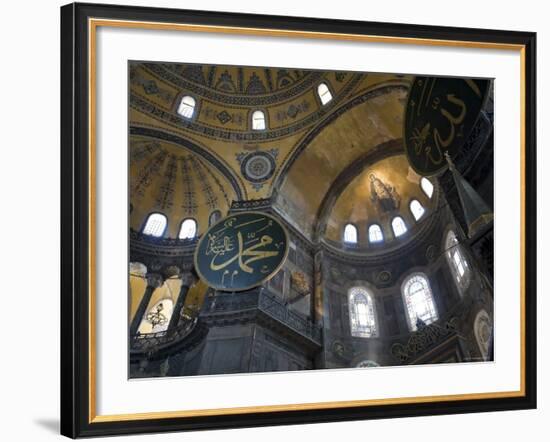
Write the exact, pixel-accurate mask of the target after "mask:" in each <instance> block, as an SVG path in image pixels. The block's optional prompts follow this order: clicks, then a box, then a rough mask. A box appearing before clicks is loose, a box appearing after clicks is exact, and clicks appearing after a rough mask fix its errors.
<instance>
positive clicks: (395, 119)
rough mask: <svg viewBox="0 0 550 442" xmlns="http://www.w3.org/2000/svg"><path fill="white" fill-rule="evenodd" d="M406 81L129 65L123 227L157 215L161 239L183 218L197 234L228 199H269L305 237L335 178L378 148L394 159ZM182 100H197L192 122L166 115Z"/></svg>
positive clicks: (384, 76)
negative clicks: (163, 226) (127, 217)
mask: <svg viewBox="0 0 550 442" xmlns="http://www.w3.org/2000/svg"><path fill="white" fill-rule="evenodd" d="M410 81H411V78H410V77H406V76H398V75H388V74H357V73H350V72H322V71H304V70H296V69H279V68H267V69H266V68H256V67H235V66H198V65H186V64H161V63H132V64H131V66H130V82H129V83H130V158H131V166H130V169H131V170H130V175H131V178H130V180H131V192H132V193H131V202H132V213H131V227H132V228H134V229H136V230H139V229H140V228H141V227H142V225H143V222H144V220H145V217H146V216H147V214H148V213H151V212H155V211H158V212H162V213H165V214H166V215H167V216H168V219H169V226H168V230H167V232H166V234H165V236H168V237H175V236H177V230H178V228H179V223H180V222H181V220H182V219H184V218H186V217H193V218H195V219H196V220H197V221H198V224H199V234H201V233H203V232H204V230H205V229H206V228H207V226H208V215H209V214H210V213H211V212H212V211H213V210H215V209H218V210H220V211H221V212H222V214H223V215H225V214H226V213H227V210H228V208H229V206H230V204H231V201H233V200H236V199H259V198H267V197H271V196H273V195H276V199H277V201H278V204H279V205H280V207H281V210H282V211H283V212H287V214H288V216H289V217H290V218H292V219H293V220H295V221H296V225H297V227H299V228H300V229H301V230H302V231H303V232H304V233H305V234H306V235H310V234H312V233H313V231H314V229H315V224H316V221H317V217H318V216H319V213H320V210H321V208H322V206H323V202H324V199H325V197H326V195H327V192H328V190H329V189H330V187H331V184H332V183H333V182H334V181H335V180H336V179H337V178H338V177H339V176H340V175H341V174H342V172H343V171H344V170H346V169H347V168H349V167H350V165H352V164H354V163H356V162H358V161H363V162H364V163H365V164H367V163H369V161H370V162H372V161H378V160H379V159H380V158H382V157H383V155H382V157H379V156H377V155H379V153H380V151H381V150H384V146H386V145H391V146H393V147H392V149H393V151H399V149H402V147H401V144H400V140H401V137H402V116H403V107H404V102H405V99H406V93H407V90H408V87H409V84H410ZM321 83H325V84H327V85H328V87H329V90H330V92H331V94H332V100H331V101H330V102H329V103H327V104H326V105H322V104H321V101H320V99H319V96H318V94H317V87H318V86H319V84H321ZM185 95H190V96H192V97H193V98H195V99H196V102H197V104H196V107H195V111H194V114H193V117H192V118H191V119H186V118H183V117H182V116H180V115H178V113H177V107H178V105H179V103H180V101H181V98H182V97H183V96H185ZM255 110H261V111H263V112H264V114H265V116H266V124H267V128H266V129H265V130H260V131H253V130H252V129H251V115H252V112H254V111H255ZM393 151H392V152H393ZM393 153H395V152H393ZM369 155H370V156H371V158H370V160H369ZM331 216H337V215H335V214H334V213H333V214H331Z"/></svg>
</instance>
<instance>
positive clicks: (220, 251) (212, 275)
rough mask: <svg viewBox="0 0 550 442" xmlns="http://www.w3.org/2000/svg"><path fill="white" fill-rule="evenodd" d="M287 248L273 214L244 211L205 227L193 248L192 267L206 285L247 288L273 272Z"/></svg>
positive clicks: (280, 226) (281, 227) (280, 228)
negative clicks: (206, 229)
mask: <svg viewBox="0 0 550 442" xmlns="http://www.w3.org/2000/svg"><path fill="white" fill-rule="evenodd" d="M287 252H288V238H287V234H286V231H285V229H284V227H283V226H282V225H281V224H280V223H279V222H278V221H277V220H276V219H275V218H273V217H271V216H269V215H267V214H265V213H261V212H245V213H239V214H235V215H231V216H228V217H227V218H225V219H223V220H221V221H220V222H218V223H217V224H215V225H214V226H212V227H210V228H209V229H208V231H207V232H206V233H205V234H204V235H203V237H202V238H201V240H200V241H199V244H198V246H197V249H196V250H195V267H196V269H197V272H198V274H199V275H200V277H201V279H202V280H204V282H206V283H207V284H208V285H209V286H210V287H213V288H215V289H218V290H227V291H240V290H248V289H251V288H253V287H256V286H258V285H261V284H262V283H263V282H265V281H267V280H268V279H270V278H271V277H272V276H273V275H275V273H277V271H278V270H279V269H280V268H281V266H282V265H283V263H284V261H285V259H286V256H287Z"/></svg>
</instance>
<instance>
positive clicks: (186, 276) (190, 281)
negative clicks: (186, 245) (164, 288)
mask: <svg viewBox="0 0 550 442" xmlns="http://www.w3.org/2000/svg"><path fill="white" fill-rule="evenodd" d="M197 280H198V278H197V275H195V273H194V272H193V271H191V272H185V273H183V274H182V275H181V285H182V286H186V287H192V286H193V285H194V284H195V283H196V282H197Z"/></svg>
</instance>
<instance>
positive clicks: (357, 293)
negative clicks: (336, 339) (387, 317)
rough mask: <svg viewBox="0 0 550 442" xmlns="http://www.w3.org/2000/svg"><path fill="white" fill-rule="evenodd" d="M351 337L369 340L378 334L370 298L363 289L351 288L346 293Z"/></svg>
mask: <svg viewBox="0 0 550 442" xmlns="http://www.w3.org/2000/svg"><path fill="white" fill-rule="evenodd" d="M348 303H349V321H350V327H351V335H352V336H358V337H361V338H371V337H374V336H376V335H377V334H378V332H377V329H376V313H375V308H374V302H373V300H372V296H371V295H370V293H369V292H368V291H367V289H365V288H364V287H353V288H351V289H350V290H349V292H348Z"/></svg>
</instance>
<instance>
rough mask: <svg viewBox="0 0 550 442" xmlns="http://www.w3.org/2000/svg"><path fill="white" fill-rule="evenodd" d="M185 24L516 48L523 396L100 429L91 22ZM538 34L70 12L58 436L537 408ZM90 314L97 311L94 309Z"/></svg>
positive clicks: (64, 15)
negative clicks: (94, 376) (94, 374)
mask: <svg viewBox="0 0 550 442" xmlns="http://www.w3.org/2000/svg"><path fill="white" fill-rule="evenodd" d="M90 18H102V19H110V20H131V21H143V22H159V23H186V24H196V25H209V26H231V27H239V28H255V29H277V30H290V31H300V32H309V33H333V34H350V35H363V36H364V35H369V36H381V37H394V38H399V39H425V40H431V41H453V42H458V43H459V44H460V43H464V44H472V43H479V44H488V45H491V44H497V45H513V46H517V47H518V48H519V49H518V50H520V51H522V57H523V65H522V68H523V81H524V128H523V129H524V131H523V133H524V140H523V142H524V165H525V169H524V171H523V172H524V192H525V193H524V198H525V200H524V210H525V213H524V222H525V225H524V235H525V236H524V242H525V243H524V256H523V260H524V266H525V267H524V268H525V272H524V281H522V284H523V289H524V292H525V300H524V307H525V308H524V312H525V316H524V318H523V320H524V325H525V326H524V336H523V337H524V347H523V348H524V358H525V360H524V385H523V387H524V388H523V392H524V394H523V395H520V396H515V397H494V398H479V399H468V400H448V401H446V400H443V401H438V402H437V403H435V402H420V403H415V402H410V403H399V404H387V405H386V404H379V405H369V406H353V407H341V406H340V407H334V408H330V407H328V408H320V409H300V410H284V411H280V410H279V411H271V412H264V411H261V412H249V413H245V414H225V415H216V416H197V417H162V418H159V417H152V418H142V419H136V420H132V419H120V420H109V421H102V420H96V419H94V416H93V407H94V404H93V399H92V398H91V396H90V388H93V383H92V384H91V379H90V370H89V367H90V354H91V353H90V341H91V339H90V308H91V307H90V297H89V296H90V293H89V287H90V272H89V269H90V264H91V263H90V258H89V257H90V254H91V253H90V252H91V249H90V248H91V247H92V246H93V245H91V244H90V240H89V236H88V231H89V226H90V223H91V222H93V220H91V218H90V215H91V214H90V210H89V207H90V206H89V201H90V183H89V176H88V171H89V167H90V157H89V152H88V149H87V146H88V142H89V139H90V137H91V136H92V134H91V133H90V128H89V125H88V122H89V104H90V103H89V87H90V85H89V78H88V74H87V73H88V68H89V65H88V63H89V26H88V19H90ZM536 194H537V186H536V34H535V33H531V32H511V31H501V30H488V29H467V28H449V27H439V26H422V25H409V24H394V23H375V22H359V21H343V20H327V19H311V18H300V17H284V16H267V15H249V14H235V13H222V12H206V11H191V10H177V9H165V8H148V7H128V6H115V5H96V4H78V3H74V4H69V5H66V6H63V7H62V8H61V434H63V435H65V436H68V437H71V438H77V437H88V436H105V435H117V434H136V433H145V432H167V431H184V430H200V429H221V428H240V427H251V426H267V425H287V424H298V423H315V422H336V421H347V420H358V419H377V418H392V417H406V416H427V415H440V414H453V413H475V412H483V411H497V410H517V409H529V408H536V385H537V381H536V259H537V256H536ZM92 308H93V306H92Z"/></svg>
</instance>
